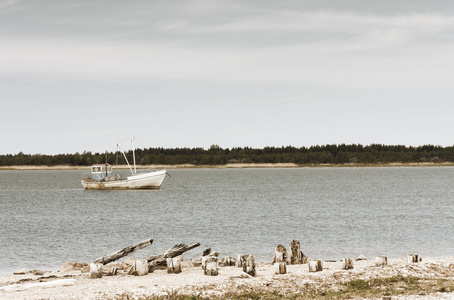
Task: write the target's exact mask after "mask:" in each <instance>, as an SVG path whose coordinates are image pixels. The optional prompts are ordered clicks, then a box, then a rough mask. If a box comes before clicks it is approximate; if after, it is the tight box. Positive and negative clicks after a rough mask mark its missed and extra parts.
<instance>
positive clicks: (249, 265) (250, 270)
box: [242, 254, 257, 276]
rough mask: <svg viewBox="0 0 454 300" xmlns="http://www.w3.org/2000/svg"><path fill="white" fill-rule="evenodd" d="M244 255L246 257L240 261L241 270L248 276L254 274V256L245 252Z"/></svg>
mask: <svg viewBox="0 0 454 300" xmlns="http://www.w3.org/2000/svg"><path fill="white" fill-rule="evenodd" d="M244 257H246V258H245V260H244V261H243V263H242V266H243V272H244V273H246V274H248V275H250V276H255V275H256V274H257V272H256V271H255V260H254V256H252V255H250V254H246V255H245V256H244Z"/></svg>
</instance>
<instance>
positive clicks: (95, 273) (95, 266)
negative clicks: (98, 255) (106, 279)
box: [89, 263, 103, 278]
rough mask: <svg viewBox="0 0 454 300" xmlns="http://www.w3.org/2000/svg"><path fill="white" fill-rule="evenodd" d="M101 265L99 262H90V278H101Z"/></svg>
mask: <svg viewBox="0 0 454 300" xmlns="http://www.w3.org/2000/svg"><path fill="white" fill-rule="evenodd" d="M102 266H103V264H101V263H91V264H90V273H89V274H90V278H101V277H102Z"/></svg>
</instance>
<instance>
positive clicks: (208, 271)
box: [203, 260, 219, 276]
mask: <svg viewBox="0 0 454 300" xmlns="http://www.w3.org/2000/svg"><path fill="white" fill-rule="evenodd" d="M203 273H204V274H205V275H208V276H217V275H218V274H219V268H218V263H217V261H214V260H212V261H209V262H207V264H206V266H205V269H204V270H203Z"/></svg>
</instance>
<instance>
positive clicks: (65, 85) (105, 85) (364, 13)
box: [0, 0, 454, 154]
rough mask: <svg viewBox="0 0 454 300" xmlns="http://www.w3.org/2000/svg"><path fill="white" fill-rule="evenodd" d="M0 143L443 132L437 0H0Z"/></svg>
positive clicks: (196, 141) (453, 33)
mask: <svg viewBox="0 0 454 300" xmlns="http://www.w3.org/2000/svg"><path fill="white" fill-rule="evenodd" d="M0 104H1V118H0V138H1V142H0V154H6V153H9V154H15V153H18V152H20V151H22V152H24V153H31V154H35V153H43V154H57V153H75V152H76V151H78V152H83V151H84V150H86V151H94V152H103V151H105V150H109V151H113V150H115V144H116V142H117V141H118V140H123V139H125V138H128V137H131V136H135V137H136V138H137V140H138V141H139V143H140V144H139V146H142V147H147V148H148V147H165V148H174V147H191V148H192V147H204V148H208V147H209V146H210V145H212V144H218V145H220V146H221V147H223V148H232V147H243V146H250V147H260V148H261V147H264V146H277V147H280V146H283V145H284V146H287V145H293V146H296V147H301V146H311V145H316V144H320V145H321V144H340V143H346V144H350V143H361V144H365V145H366V144H371V143H382V144H392V145H395V144H401V145H402V144H403V145H407V146H418V145H423V144H434V145H442V146H448V145H453V144H454V142H453V139H452V136H453V132H454V116H453V113H454V5H453V4H452V1H451V0H448V1H436V0H432V1H425V0H411V1H395V0H392V1H383V0H382V1H376V0H374V1H367V0H350V1H348V0H345V1H339V0H332V1H326V0H325V1H322V0H314V1H306V0H300V1H291V0H284V1H267V0H260V1H258V0H257V1H239V0H238V1H231V0H230V1H213V0H207V1H198V0H197V1H192V0H182V1H114V0H109V1H107V0H106V1H101V0H97V1H93V0H89V1H88V0H78V1H74V0H71V1H64V0H53V1H52V0H49V1H46V0H34V1H32V0H29V1H25V0H0Z"/></svg>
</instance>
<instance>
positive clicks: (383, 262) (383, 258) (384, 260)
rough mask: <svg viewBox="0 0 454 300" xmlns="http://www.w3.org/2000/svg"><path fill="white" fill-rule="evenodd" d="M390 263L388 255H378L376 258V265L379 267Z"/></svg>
mask: <svg viewBox="0 0 454 300" xmlns="http://www.w3.org/2000/svg"><path fill="white" fill-rule="evenodd" d="M387 264H388V258H387V257H386V256H377V257H376V258H375V265H376V266H377V267H384V266H386V265H387Z"/></svg>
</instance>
